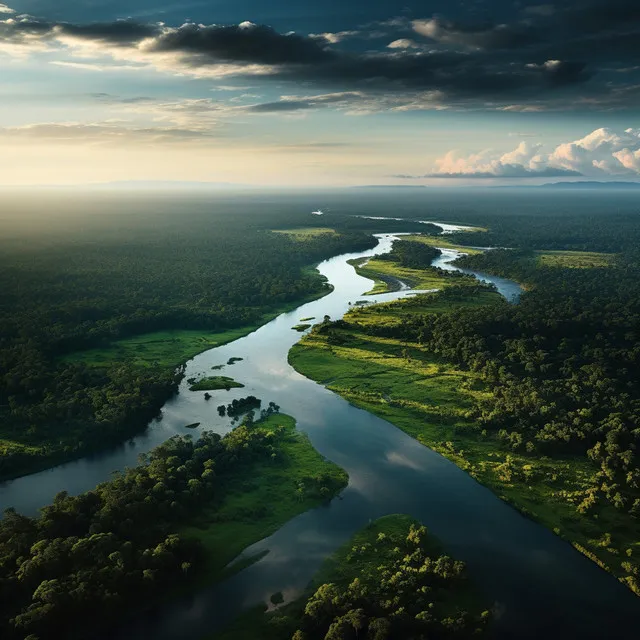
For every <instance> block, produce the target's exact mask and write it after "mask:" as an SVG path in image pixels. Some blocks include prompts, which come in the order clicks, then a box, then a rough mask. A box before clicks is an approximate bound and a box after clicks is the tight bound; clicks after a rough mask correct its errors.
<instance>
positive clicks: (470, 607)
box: [209, 514, 488, 640]
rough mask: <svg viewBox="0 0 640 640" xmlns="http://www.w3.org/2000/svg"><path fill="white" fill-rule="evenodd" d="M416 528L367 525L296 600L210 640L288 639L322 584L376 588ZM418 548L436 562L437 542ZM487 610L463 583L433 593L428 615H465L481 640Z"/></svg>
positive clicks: (249, 616)
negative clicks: (471, 618)
mask: <svg viewBox="0 0 640 640" xmlns="http://www.w3.org/2000/svg"><path fill="white" fill-rule="evenodd" d="M419 526H420V525H419V523H418V522H417V521H415V520H413V519H412V518H410V517H409V516H406V515H398V514H396V515H388V516H384V517H382V518H380V519H378V520H376V521H374V522H372V523H370V524H369V525H367V526H366V527H365V528H364V529H362V530H360V531H358V532H357V533H356V534H355V535H354V536H353V537H352V538H351V539H350V540H349V541H348V542H347V543H345V544H344V545H343V546H342V547H340V549H338V551H336V553H335V554H333V555H332V556H331V557H330V558H328V559H327V560H326V561H325V562H324V564H323V566H322V567H321V569H320V571H319V572H318V573H317V575H316V576H315V577H314V578H313V580H312V582H311V584H310V585H309V587H308V588H307V589H306V591H305V592H304V594H303V595H302V596H301V597H300V598H298V599H297V600H295V601H294V602H291V603H290V604H288V605H286V606H284V607H280V608H276V609H275V610H273V611H271V612H269V613H266V614H265V609H264V608H263V607H255V608H254V609H252V610H251V611H248V612H246V613H244V614H243V615H242V616H241V617H239V618H238V619H237V620H236V621H235V622H234V623H233V624H231V625H230V626H229V627H228V628H227V629H225V630H224V631H222V632H220V633H217V634H215V635H213V636H211V637H210V638H209V640H237V639H238V638H252V639H255V640H258V639H259V640H290V638H291V637H292V636H294V634H295V632H296V630H297V629H299V627H300V626H301V621H302V620H303V619H304V617H305V606H306V604H307V601H308V600H309V599H310V598H311V597H312V596H313V594H314V593H315V592H316V591H317V590H318V589H319V588H320V587H321V586H322V585H327V584H331V585H335V586H336V587H337V588H338V589H345V588H347V587H348V586H349V585H350V584H352V583H353V581H354V580H355V579H357V580H360V581H361V582H362V583H364V584H366V585H369V584H370V583H371V586H372V587H373V588H375V587H376V586H377V584H378V583H379V581H380V574H381V573H382V571H383V567H384V566H385V565H387V564H391V563H393V562H394V560H396V561H397V559H398V556H397V553H396V551H395V550H396V549H397V548H398V547H402V546H403V543H404V541H405V540H406V538H407V536H408V534H409V533H410V531H411V528H412V527H419ZM421 547H422V549H423V551H424V553H425V554H426V555H428V556H429V557H430V558H434V559H435V558H438V557H439V556H441V555H442V548H441V546H440V544H439V542H438V541H437V540H436V539H435V538H434V537H432V536H431V535H426V536H423V537H422V540H421ZM279 595H280V594H273V596H272V598H271V601H272V603H273V604H276V603H277V602H278V600H279V598H278V596H279ZM486 608H487V603H486V602H484V600H483V599H482V598H481V596H480V594H479V592H477V591H476V590H475V588H474V586H473V584H472V583H470V582H468V581H466V580H463V581H461V582H459V583H456V584H455V585H454V586H453V587H452V588H450V589H442V590H440V591H439V592H437V593H435V594H434V608H433V609H432V610H431V612H432V613H434V615H435V616H436V617H450V618H452V619H453V618H455V616H456V614H458V613H459V611H460V610H466V611H468V612H469V613H470V614H471V615H472V616H474V617H475V618H476V619H477V620H478V624H477V627H478V633H477V634H475V633H474V634H473V635H474V637H481V636H482V635H483V634H482V631H483V630H484V627H485V624H486V622H487V621H488V616H487V615H486V614H484V615H483V614H482V612H483V611H484V610H485V609H486ZM296 637H297V636H296ZM304 637H306V636H304ZM367 637H369V636H367ZM451 637H452V638H455V637H458V638H460V637H461V636H456V635H452V636H451Z"/></svg>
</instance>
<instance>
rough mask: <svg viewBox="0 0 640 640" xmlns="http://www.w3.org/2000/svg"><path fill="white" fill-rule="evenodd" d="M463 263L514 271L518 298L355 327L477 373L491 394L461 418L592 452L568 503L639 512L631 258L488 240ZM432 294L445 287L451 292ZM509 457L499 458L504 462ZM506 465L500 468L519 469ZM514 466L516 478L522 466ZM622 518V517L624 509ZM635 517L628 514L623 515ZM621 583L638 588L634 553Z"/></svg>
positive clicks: (541, 450) (639, 298)
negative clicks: (597, 264) (545, 254)
mask: <svg viewBox="0 0 640 640" xmlns="http://www.w3.org/2000/svg"><path fill="white" fill-rule="evenodd" d="M464 263H465V266H472V267H474V268H478V269H482V270H483V271H494V272H498V273H500V274H502V275H506V276H511V277H518V276H522V277H525V278H526V282H527V283H528V284H529V285H531V287H532V288H531V291H529V292H528V293H526V294H525V295H524V296H523V297H522V302H521V303H520V304H518V305H507V304H504V303H502V304H495V305H491V306H486V307H481V308H476V309H457V310H456V312H455V313H445V314H439V315H438V314H429V313H424V314H419V315H417V314H412V315H409V314H407V315H406V316H404V317H403V319H402V321H401V322H400V323H398V324H397V325H388V326H375V325H367V326H366V327H360V328H361V329H362V330H364V331H368V332H373V333H379V334H381V335H388V336H393V337H395V338H400V339H402V340H406V341H409V342H417V343H419V344H421V345H423V347H424V349H425V350H427V351H429V352H432V353H436V354H438V355H440V356H441V357H442V358H444V359H446V360H448V361H451V362H454V363H456V364H457V365H458V366H461V367H463V368H468V369H470V370H472V371H475V372H477V373H478V374H479V375H480V376H481V377H482V378H483V379H484V381H485V382H486V383H487V385H488V387H489V388H490V389H491V391H492V393H491V395H490V396H488V397H486V398H485V399H484V400H478V401H477V403H476V407H475V409H474V410H473V412H472V415H470V417H471V418H472V419H474V420H475V421H477V422H478V423H479V429H484V430H486V431H487V432H488V433H494V434H495V435H496V436H497V437H498V438H499V439H500V440H501V441H502V443H503V445H504V446H505V447H506V448H507V449H508V450H512V451H516V452H518V453H520V454H523V455H525V456H526V455H530V456H532V457H537V456H541V455H546V456H554V455H558V456H561V457H567V456H578V457H582V458H584V459H588V460H590V461H592V462H593V463H595V465H596V469H597V470H596V471H595V472H594V473H593V474H592V476H591V477H589V478H588V482H587V483H586V484H585V486H584V489H583V491H581V492H579V494H577V495H575V496H572V497H571V499H572V500H573V501H574V503H575V504H576V506H577V509H578V511H579V512H581V513H584V514H596V515H597V512H598V510H599V508H604V507H612V508H614V509H616V510H617V511H618V513H619V514H620V516H621V517H622V518H623V519H625V521H626V523H627V524H628V526H631V527H634V526H637V519H638V518H640V458H639V457H638V453H637V452H638V450H639V447H640V429H638V425H639V424H640V326H639V324H638V318H639V317H640V268H639V267H638V263H635V264H633V263H631V262H630V261H628V260H627V261H623V264H622V266H619V267H618V268H602V269H558V268H545V267H540V266H535V263H534V262H533V259H530V260H527V257H526V254H523V253H522V252H511V251H502V252H499V251H492V252H488V253H486V254H483V255H481V256H473V257H469V258H465V259H464ZM435 295H436V296H438V295H443V296H446V295H452V292H451V291H447V292H444V293H443V294H435ZM507 466H509V464H507ZM512 467H513V465H511V467H510V468H509V469H505V473H507V475H508V476H509V477H515V476H517V475H518V474H519V475H521V476H522V475H523V474H524V476H526V473H525V471H526V470H525V471H523V470H522V469H514V468H512ZM524 476H523V477H524ZM629 518H630V519H631V520H628V519H629ZM633 522H635V523H636V524H632V523H633ZM627 564H628V568H627V569H628V571H629V576H628V579H627V582H628V583H629V584H630V586H632V587H633V588H635V589H636V590H639V589H640V583H639V581H638V575H639V571H638V566H637V561H636V560H635V559H633V558H630V559H629V562H627Z"/></svg>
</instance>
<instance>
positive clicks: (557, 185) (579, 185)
mask: <svg viewBox="0 0 640 640" xmlns="http://www.w3.org/2000/svg"><path fill="white" fill-rule="evenodd" d="M539 188H541V189H640V182H624V181H613V180H612V181H609V182H598V181H596V180H578V181H577V182H548V183H547V184H542V185H540V186H539Z"/></svg>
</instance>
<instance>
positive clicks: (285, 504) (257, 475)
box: [179, 414, 349, 586]
mask: <svg viewBox="0 0 640 640" xmlns="http://www.w3.org/2000/svg"><path fill="white" fill-rule="evenodd" d="M254 428H255V429H257V430H259V431H262V432H264V433H269V432H272V431H274V430H276V429H278V428H281V429H282V430H283V432H282V433H283V436H282V437H281V438H279V440H278V449H277V451H276V452H275V453H276V455H277V458H276V464H274V460H265V461H262V460H259V461H257V462H256V463H254V464H253V465H252V467H251V469H249V470H247V473H246V474H244V475H243V476H242V477H237V478H235V479H234V480H233V482H231V483H230V484H229V485H228V486H227V488H226V491H225V495H224V497H223V499H222V500H221V502H220V503H219V504H216V505H215V506H212V507H205V508H204V509H203V510H202V512H201V513H199V514H198V516H197V518H195V520H194V522H193V523H192V524H191V525H189V526H188V527H184V528H182V529H180V531H179V533H180V534H181V535H183V536H185V537H186V538H187V539H190V540H197V541H198V542H200V543H201V544H202V546H203V548H204V550H205V554H206V555H205V558H206V561H205V566H204V567H203V568H202V570H201V574H200V576H199V577H198V581H197V585H196V586H204V585H210V584H212V583H213V582H215V581H217V580H220V579H222V578H223V577H225V576H227V575H229V574H230V573H233V572H235V571H237V570H239V569H240V568H242V567H244V566H246V563H240V564H238V565H232V566H231V567H228V568H227V565H228V564H229V563H230V562H231V561H232V560H233V559H234V558H236V557H237V556H239V555H240V554H241V552H242V551H243V550H244V549H246V548H247V547H249V546H250V545H252V544H253V543H254V542H258V541H259V540H262V539H263V538H266V537H268V536H269V535H271V534H272V533H273V532H274V531H277V530H278V529H279V528H280V527H281V526H282V525H283V524H285V523H286V522H288V521H289V520H291V519H292V518H294V517H295V516H297V515H298V514H300V513H304V512H305V511H307V510H309V509H312V508H314V507H317V506H319V505H321V504H323V503H325V502H328V501H329V500H331V499H332V498H334V497H335V496H336V495H337V494H338V493H339V492H340V491H341V490H342V489H343V488H344V487H346V486H347V483H348V480H349V478H348V476H347V474H346V473H345V472H344V471H343V470H342V469H340V467H338V466H337V465H335V464H333V463H332V462H329V461H328V460H326V459H325V458H324V457H323V456H321V455H320V454H319V453H318V452H317V451H316V450H315V449H314V448H313V445H312V444H311V442H309V438H308V437H307V436H306V435H305V434H303V433H301V432H300V431H298V430H297V429H296V421H295V419H294V418H292V417H291V416H287V415H284V414H274V415H271V416H269V417H267V418H266V419H264V420H261V421H260V422H258V423H256V426H255V427H254Z"/></svg>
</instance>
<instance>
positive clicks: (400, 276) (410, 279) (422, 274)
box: [349, 258, 477, 295]
mask: <svg viewBox="0 0 640 640" xmlns="http://www.w3.org/2000/svg"><path fill="white" fill-rule="evenodd" d="M349 264H350V265H351V266H353V267H354V269H355V270H356V272H357V273H358V274H359V275H361V276H364V277H365V278H369V279H370V280H373V281H374V285H373V289H371V290H370V291H367V293H366V294H365V295H375V294H377V293H386V292H388V291H397V290H398V289H399V288H400V286H399V283H398V280H401V281H402V282H404V283H405V284H407V285H409V286H410V287H411V288H412V289H422V290H424V291H429V290H435V289H445V288H447V287H451V286H454V285H460V284H466V285H471V286H474V287H475V286H476V285H477V281H476V280H475V279H474V278H471V277H464V276H460V277H451V276H443V275H442V274H441V273H440V272H438V271H437V270H436V269H411V268H408V267H402V266H400V265H399V264H398V263H397V262H393V261H390V260H379V259H376V258H372V259H369V258H356V259H355V260H349Z"/></svg>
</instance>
